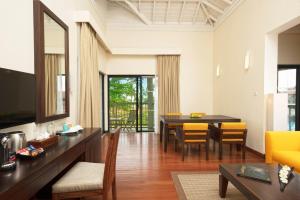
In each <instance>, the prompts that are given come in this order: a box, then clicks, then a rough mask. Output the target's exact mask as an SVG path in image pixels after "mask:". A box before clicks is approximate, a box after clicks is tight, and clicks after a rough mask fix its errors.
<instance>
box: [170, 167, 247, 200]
mask: <svg viewBox="0 0 300 200" xmlns="http://www.w3.org/2000/svg"><path fill="white" fill-rule="evenodd" d="M172 178H173V182H174V184H175V187H176V191H177V194H178V198H179V200H221V199H222V198H221V197H220V196H219V174H218V173H212V172H208V173H206V172H172ZM224 199H228V200H246V198H245V197H244V196H243V194H242V193H240V191H238V190H237V189H236V188H235V187H234V186H233V185H232V184H231V183H229V184H228V188H227V194H226V198H224Z"/></svg>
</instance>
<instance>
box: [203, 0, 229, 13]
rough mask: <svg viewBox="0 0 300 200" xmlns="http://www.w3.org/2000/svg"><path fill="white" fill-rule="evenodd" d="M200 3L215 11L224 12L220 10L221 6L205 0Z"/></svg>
mask: <svg viewBox="0 0 300 200" xmlns="http://www.w3.org/2000/svg"><path fill="white" fill-rule="evenodd" d="M202 3H203V4H205V5H206V6H208V7H210V8H211V9H213V10H215V11H217V12H218V13H220V14H223V13H224V10H222V9H221V8H219V7H217V6H215V5H214V4H212V3H210V2H208V1H207V0H202Z"/></svg>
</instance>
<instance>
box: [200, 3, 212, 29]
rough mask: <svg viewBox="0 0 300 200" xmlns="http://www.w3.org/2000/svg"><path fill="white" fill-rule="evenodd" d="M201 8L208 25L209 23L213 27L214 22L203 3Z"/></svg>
mask: <svg viewBox="0 0 300 200" xmlns="http://www.w3.org/2000/svg"><path fill="white" fill-rule="evenodd" d="M200 6H201V8H202V11H203V13H204V14H205V16H206V20H207V21H208V23H209V24H210V25H211V26H213V22H212V21H211V19H210V17H209V13H208V11H207V9H206V7H205V6H204V4H203V3H201V4H200Z"/></svg>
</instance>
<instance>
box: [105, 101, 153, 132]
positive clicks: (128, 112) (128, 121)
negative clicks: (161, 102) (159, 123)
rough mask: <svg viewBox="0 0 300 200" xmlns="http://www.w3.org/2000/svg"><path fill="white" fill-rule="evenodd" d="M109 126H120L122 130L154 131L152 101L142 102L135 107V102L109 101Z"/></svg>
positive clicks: (111, 127)
mask: <svg viewBox="0 0 300 200" xmlns="http://www.w3.org/2000/svg"><path fill="white" fill-rule="evenodd" d="M109 116H110V117H109V128H110V129H113V128H115V127H117V126H121V127H122V129H123V131H128V132H132V131H136V125H137V123H138V130H139V131H154V103H142V104H140V106H139V107H138V109H137V104H136V103H135V102H129V103H128V102H122V103H114V102H110V105H109Z"/></svg>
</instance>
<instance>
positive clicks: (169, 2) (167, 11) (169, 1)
mask: <svg viewBox="0 0 300 200" xmlns="http://www.w3.org/2000/svg"><path fill="white" fill-rule="evenodd" d="M170 5H171V0H168V6H167V10H166V14H165V23H167V18H168V14H169V10H170Z"/></svg>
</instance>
